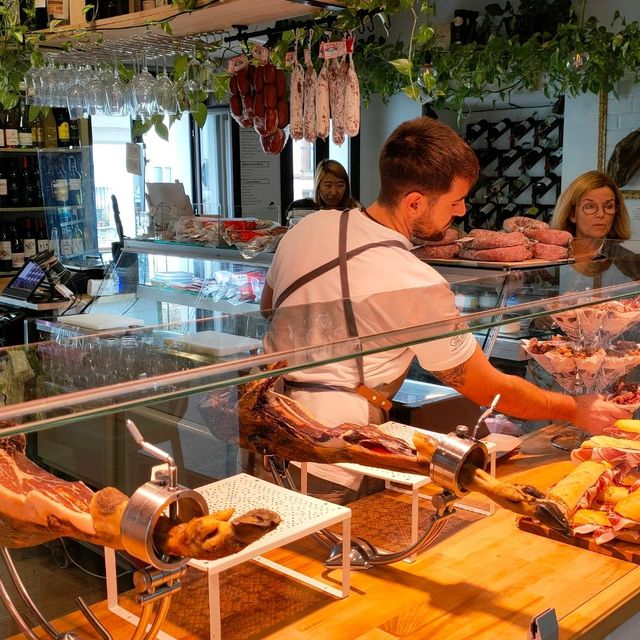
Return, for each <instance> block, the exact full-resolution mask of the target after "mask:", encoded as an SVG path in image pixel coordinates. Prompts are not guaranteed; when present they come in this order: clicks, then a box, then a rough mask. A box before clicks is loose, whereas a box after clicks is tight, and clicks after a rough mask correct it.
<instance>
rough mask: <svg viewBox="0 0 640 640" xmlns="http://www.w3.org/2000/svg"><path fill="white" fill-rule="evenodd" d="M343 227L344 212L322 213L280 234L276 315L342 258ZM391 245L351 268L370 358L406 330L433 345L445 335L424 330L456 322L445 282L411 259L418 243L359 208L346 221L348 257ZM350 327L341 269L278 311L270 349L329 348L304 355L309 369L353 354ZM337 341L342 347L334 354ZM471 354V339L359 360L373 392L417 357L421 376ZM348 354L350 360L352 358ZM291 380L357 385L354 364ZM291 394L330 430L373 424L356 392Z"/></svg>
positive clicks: (272, 277)
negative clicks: (311, 275) (309, 276)
mask: <svg viewBox="0 0 640 640" xmlns="http://www.w3.org/2000/svg"><path fill="white" fill-rule="evenodd" d="M339 222H340V212H339V211H335V210H331V211H318V212H317V213H313V214H310V215H308V216H306V217H305V218H304V220H301V221H300V222H299V223H298V224H297V225H296V226H295V227H293V228H292V229H291V230H289V231H288V232H287V233H286V234H285V235H284V237H283V238H282V240H281V241H280V244H279V246H278V249H277V251H276V254H275V256H274V260H273V263H272V265H271V268H270V269H269V272H268V274H267V282H268V284H269V285H270V286H271V287H272V289H273V293H274V295H273V300H274V306H278V304H277V302H278V298H279V296H280V295H281V294H282V293H283V292H284V291H285V290H286V289H287V287H288V286H289V285H291V284H292V283H293V282H295V281H296V280H297V279H298V278H299V277H300V276H302V275H304V274H306V273H308V272H310V271H312V270H313V269H315V268H317V267H319V266H320V265H323V264H325V263H327V262H329V261H331V260H335V259H336V258H337V255H338V231H339ZM385 241H394V242H396V243H398V244H399V245H400V246H391V247H389V246H384V247H375V248H370V249H368V250H366V251H363V252H362V253H359V254H357V255H355V256H354V257H351V258H350V259H349V261H348V263H347V269H348V276H349V278H348V279H349V289H350V292H349V294H350V295H349V298H350V299H351V301H352V305H353V310H354V315H355V318H356V325H357V330H358V336H359V337H361V339H362V343H363V348H364V349H365V350H366V349H368V348H369V347H375V346H384V345H385V344H387V345H390V344H394V343H396V342H397V341H398V340H399V339H398V338H397V337H394V336H389V337H385V335H384V334H385V332H393V331H396V330H398V329H405V328H407V327H421V329H420V330H419V331H416V339H420V340H424V339H427V338H428V337H429V334H431V335H432V336H436V335H441V334H442V332H443V329H442V327H440V328H438V327H434V328H431V329H429V328H427V327H424V325H426V324H429V323H433V322H437V321H440V320H450V319H452V318H457V317H458V310H457V309H456V307H455V304H454V299H453V294H452V293H451V290H450V289H449V286H448V285H447V283H446V280H445V279H444V278H443V277H442V276H441V275H440V274H439V273H438V272H437V271H435V270H434V269H433V268H432V267H430V266H429V265H427V264H426V263H424V262H422V261H421V260H419V259H418V258H416V257H415V256H414V255H413V254H412V253H411V252H410V249H411V248H412V244H411V242H410V241H409V240H408V239H407V238H405V237H404V236H403V235H402V234H400V233H398V232H397V231H394V230H392V229H389V228H387V227H385V226H383V225H380V224H378V223H377V222H375V221H374V220H372V219H371V218H369V217H368V216H367V215H365V214H364V213H363V212H361V211H360V210H358V209H353V210H352V211H351V212H350V213H349V225H348V234H347V252H348V251H350V250H352V249H356V248H358V247H361V246H362V245H366V244H369V243H376V242H385ZM344 318H345V316H344V307H343V303H342V290H341V285H340V277H339V268H338V266H336V267H335V268H333V269H332V270H330V271H328V272H327V273H324V274H322V275H319V276H318V277H317V278H315V279H313V280H312V281H311V282H309V283H307V284H305V285H304V286H302V287H301V288H299V289H297V290H296V291H295V292H294V293H292V294H291V295H290V296H289V297H287V298H286V299H285V300H284V301H283V302H282V304H281V305H280V306H279V307H278V309H277V310H276V312H275V313H274V316H273V321H272V331H271V334H270V336H269V337H268V338H267V340H266V342H265V345H266V347H267V348H268V349H269V350H271V351H282V350H287V349H291V348H300V347H304V346H309V345H324V348H323V349H322V351H321V352H320V353H318V352H317V351H309V352H307V353H304V352H303V353H302V354H301V361H306V362H308V358H309V357H310V358H311V359H313V358H314V357H315V358H316V359H317V358H319V357H327V356H332V355H333V356H338V357H339V356H340V354H344V353H346V352H348V351H349V348H350V347H349V345H350V344H351V343H349V341H348V337H349V333H348V331H347V329H346V324H345V319H344ZM363 336H364V338H362V337H363ZM366 336H372V338H370V339H367V338H366ZM373 336H375V337H373ZM341 339H344V340H346V342H343V343H339V344H337V345H336V346H334V345H335V343H336V341H340V340H341ZM475 348H476V341H475V339H474V337H473V335H472V334H471V333H466V334H463V335H460V336H454V337H451V338H441V339H436V340H432V341H428V342H422V343H419V344H415V345H412V346H411V347H410V348H405V347H403V348H398V349H390V350H387V351H381V352H379V353H374V354H370V355H366V356H364V358H363V362H364V374H365V383H366V384H367V385H368V386H369V387H376V386H379V385H382V384H385V383H389V382H392V381H393V380H396V379H397V378H399V377H400V376H401V375H402V374H403V373H404V372H405V371H406V369H407V368H408V366H409V364H410V362H411V360H412V358H413V356H414V355H415V356H417V358H418V360H419V362H420V364H421V366H422V367H424V368H425V369H428V370H431V371H442V370H445V369H450V368H453V367H455V366H457V365H459V364H462V363H463V362H465V361H466V360H467V359H469V358H470V357H471V355H472V354H473V352H474V350H475ZM350 352H351V353H353V349H351V351H350ZM305 358H306V360H305ZM287 378H288V379H291V380H298V381H304V382H318V383H322V384H325V385H337V386H342V387H347V388H350V389H352V388H355V387H356V386H358V384H359V378H358V371H357V368H356V363H355V360H354V359H353V358H351V359H348V360H343V361H339V362H332V363H330V364H323V365H319V366H318V367H314V368H310V369H303V370H300V371H295V372H291V373H289V374H287ZM290 394H291V396H292V397H294V398H295V399H297V400H299V401H300V402H302V403H303V404H304V405H305V406H306V407H307V408H308V409H309V410H310V411H311V412H312V413H314V414H315V415H316V417H317V418H318V419H319V420H321V421H322V422H324V423H326V424H327V425H328V426H332V425H336V424H341V423H343V422H353V423H356V424H366V423H367V422H368V415H369V407H368V403H367V401H366V400H365V399H364V398H362V397H361V396H359V395H357V394H355V393H349V392H339V391H321V392H318V391H306V390H292V391H290Z"/></svg>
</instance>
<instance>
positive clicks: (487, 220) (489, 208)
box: [477, 202, 498, 229]
mask: <svg viewBox="0 0 640 640" xmlns="http://www.w3.org/2000/svg"><path fill="white" fill-rule="evenodd" d="M497 217H498V205H497V204H496V203H495V202H487V204H485V205H484V207H481V208H480V210H479V211H478V217H477V219H478V224H481V225H484V228H485V229H491V228H493V227H494V226H495V223H496V219H497Z"/></svg>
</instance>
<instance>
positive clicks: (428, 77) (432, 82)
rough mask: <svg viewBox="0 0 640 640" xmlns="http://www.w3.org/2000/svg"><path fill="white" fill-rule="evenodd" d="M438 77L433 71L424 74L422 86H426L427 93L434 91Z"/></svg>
mask: <svg viewBox="0 0 640 640" xmlns="http://www.w3.org/2000/svg"><path fill="white" fill-rule="evenodd" d="M436 82H437V80H436V78H435V77H434V76H433V74H432V73H423V74H422V86H423V87H424V89H425V91H426V92H427V93H432V92H433V89H434V87H435V86H436Z"/></svg>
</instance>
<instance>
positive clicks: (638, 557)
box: [518, 518, 640, 564]
mask: <svg viewBox="0 0 640 640" xmlns="http://www.w3.org/2000/svg"><path fill="white" fill-rule="evenodd" d="M518 528H519V529H522V531H528V532H529V533H535V534H537V535H539V536H542V537H544V538H549V539H550V540H556V541H557V542H564V543H565V544H570V545H571V546H573V547H579V548H580V549H587V550H588V551H593V552H594V553H599V554H601V555H604V556H608V557H610V558H618V559H619V560H626V561H627V562H634V563H635V564H640V545H638V544H633V543H632V542H626V541H624V540H612V541H611V542H605V543H604V544H596V543H595V542H594V540H593V538H581V537H578V536H571V537H569V536H565V535H562V534H561V533H560V532H558V531H554V530H553V529H550V528H549V527H547V526H545V525H543V524H539V523H538V522H533V521H532V520H529V518H520V519H519V520H518Z"/></svg>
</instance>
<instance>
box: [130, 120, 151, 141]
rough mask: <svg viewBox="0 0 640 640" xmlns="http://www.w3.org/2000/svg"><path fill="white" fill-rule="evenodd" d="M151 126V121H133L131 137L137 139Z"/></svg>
mask: <svg viewBox="0 0 640 640" xmlns="http://www.w3.org/2000/svg"><path fill="white" fill-rule="evenodd" d="M152 126H153V119H150V120H145V121H144V122H143V121H142V120H140V119H139V118H138V119H136V120H134V121H133V129H132V136H133V137H134V138H138V137H140V136H143V135H144V134H145V133H147V131H149V130H150V129H151V127H152Z"/></svg>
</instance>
